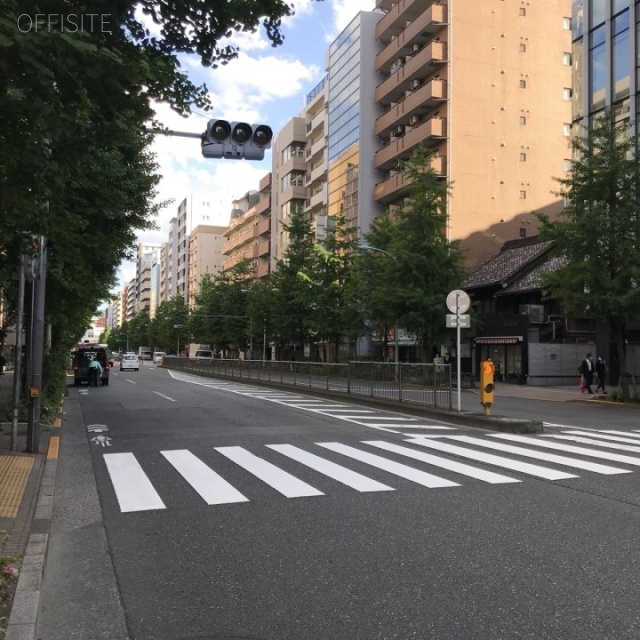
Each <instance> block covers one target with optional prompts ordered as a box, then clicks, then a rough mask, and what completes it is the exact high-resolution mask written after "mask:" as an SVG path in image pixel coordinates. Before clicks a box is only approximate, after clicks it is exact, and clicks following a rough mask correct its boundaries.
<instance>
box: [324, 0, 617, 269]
mask: <svg viewBox="0 0 640 640" xmlns="http://www.w3.org/2000/svg"><path fill="white" fill-rule="evenodd" d="M599 4H604V0H603V1H602V3H599ZM614 4H620V3H614ZM627 4H628V2H627ZM376 7H377V9H379V10H381V11H383V12H385V14H386V15H384V16H383V17H382V18H381V19H380V21H379V22H378V24H377V26H376V39H377V41H378V42H379V43H380V44H381V45H382V50H381V51H380V52H379V53H378V54H377V55H376V59H375V68H376V70H377V71H378V73H379V74H380V75H381V79H380V80H379V82H378V86H377V87H376V89H375V101H376V103H377V104H378V105H379V106H380V107H381V111H382V114H381V116H380V117H379V118H378V119H377V120H376V123H375V134H376V135H377V136H379V137H380V138H381V139H382V140H383V142H384V145H383V147H382V148H381V149H380V150H379V151H377V152H376V153H375V156H374V161H373V162H374V166H375V169H376V170H377V171H379V172H380V178H379V181H378V184H377V185H376V186H375V191H374V195H375V198H376V200H377V201H378V202H379V203H381V204H382V205H384V206H385V207H389V208H391V209H392V208H393V207H396V206H400V205H402V202H403V198H404V195H405V193H406V186H407V184H406V181H405V179H404V177H403V174H402V172H401V171H400V170H399V167H398V161H399V160H406V159H407V158H408V157H409V156H410V154H411V151H412V150H413V149H414V148H415V147H416V146H417V145H419V144H424V145H425V146H426V147H427V148H429V149H430V150H431V151H432V152H433V153H434V156H433V159H432V167H433V168H434V169H435V170H436V172H437V173H438V174H439V175H441V176H442V177H443V178H446V179H447V180H448V181H449V182H451V183H452V184H453V189H452V192H451V195H450V197H449V199H448V203H447V207H448V213H449V226H448V229H447V234H448V237H449V239H451V240H454V239H459V240H462V242H463V248H464V249H465V250H466V252H467V262H468V264H469V266H471V267H473V266H475V265H478V264H480V263H482V262H484V261H485V260H486V259H487V258H488V257H489V256H491V255H493V254H495V253H497V251H498V250H499V248H500V246H501V245H502V244H503V243H504V242H505V241H507V240H511V239H514V238H518V237H525V236H528V235H533V234H534V233H535V230H536V219H535V217H534V216H533V215H532V214H533V212H536V211H544V212H545V213H548V214H550V215H553V214H554V213H556V212H558V211H560V210H561V208H562V202H560V201H559V200H558V198H557V196H555V195H554V193H553V192H554V191H557V183H556V181H555V180H554V178H556V177H563V176H564V175H565V172H566V170H567V168H568V167H569V166H570V151H569V145H568V143H569V136H570V128H571V127H570V124H571V104H572V84H571V77H572V54H571V0H536V2H515V1H514V0H509V1H505V0H482V2H478V1H477V0H448V1H441V2H437V1H434V0H402V1H401V2H396V1H395V0H377V3H376ZM330 102H331V97H330ZM330 130H331V124H330Z"/></svg>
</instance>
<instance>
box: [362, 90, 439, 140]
mask: <svg viewBox="0 0 640 640" xmlns="http://www.w3.org/2000/svg"><path fill="white" fill-rule="evenodd" d="M418 82H419V81H418ZM446 99H447V83H446V81H445V80H438V79H435V78H434V79H433V80H430V81H429V82H427V84H424V85H422V86H421V87H420V88H418V89H416V90H414V91H413V93H412V94H411V95H409V96H407V97H406V98H405V99H404V100H403V101H402V102H400V103H399V104H396V105H395V106H393V107H391V109H389V111H387V112H386V113H385V114H383V115H381V116H380V117H379V118H378V119H377V120H376V123H375V126H374V132H375V134H376V135H378V136H379V135H383V134H388V132H389V130H390V129H391V128H392V127H395V126H397V125H399V124H402V125H407V124H409V122H410V120H411V117H412V116H419V115H422V114H424V113H425V112H427V111H428V110H429V109H431V108H433V107H435V106H436V105H437V104H439V103H441V102H444V101H445V100H446Z"/></svg>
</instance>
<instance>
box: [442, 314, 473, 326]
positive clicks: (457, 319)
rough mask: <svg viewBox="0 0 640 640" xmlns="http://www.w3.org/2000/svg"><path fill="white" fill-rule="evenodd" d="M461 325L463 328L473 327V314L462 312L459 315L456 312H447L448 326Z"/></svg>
mask: <svg viewBox="0 0 640 640" xmlns="http://www.w3.org/2000/svg"><path fill="white" fill-rule="evenodd" d="M455 327H460V328H461V329H469V328H470V327H471V316H470V315H469V314H468V313H467V314H462V315H459V316H457V315H456V314H455V313H447V328H454V329H455Z"/></svg>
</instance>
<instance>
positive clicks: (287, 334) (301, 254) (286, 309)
mask: <svg viewBox="0 0 640 640" xmlns="http://www.w3.org/2000/svg"><path fill="white" fill-rule="evenodd" d="M283 227H284V230H285V232H286V234H287V236H288V240H289V242H288V244H287V248H286V250H285V253H284V256H283V258H282V259H281V260H278V262H277V264H276V268H275V270H274V271H273V273H272V274H271V275H270V277H269V284H270V287H271V291H272V295H271V310H270V314H269V315H270V317H271V318H272V321H273V338H274V340H275V341H276V343H277V345H278V348H279V357H280V358H281V359H282V358H284V357H285V355H284V352H285V350H287V349H290V348H293V349H294V352H295V348H296V346H303V345H304V344H305V343H307V342H308V341H309V339H310V337H311V335H312V315H313V313H314V308H315V299H316V297H317V295H318V292H317V291H316V290H315V287H312V286H310V278H309V277H308V276H305V269H306V268H307V267H308V265H310V264H312V262H313V261H314V257H315V249H314V235H313V231H312V229H311V222H310V221H309V219H308V218H307V216H306V215H305V214H304V212H303V211H302V209H299V210H295V211H294V212H293V213H292V214H291V218H290V222H289V223H283ZM292 355H294V354H292Z"/></svg>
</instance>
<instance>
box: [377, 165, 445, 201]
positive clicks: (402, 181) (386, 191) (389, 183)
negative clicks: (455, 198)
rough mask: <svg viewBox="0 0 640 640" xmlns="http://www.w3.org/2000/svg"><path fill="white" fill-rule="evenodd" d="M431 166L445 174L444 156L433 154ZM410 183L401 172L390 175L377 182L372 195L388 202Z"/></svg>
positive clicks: (439, 172)
mask: <svg viewBox="0 0 640 640" xmlns="http://www.w3.org/2000/svg"><path fill="white" fill-rule="evenodd" d="M431 168H432V169H433V170H434V171H435V172H436V174H437V175H438V176H440V177H445V176H446V170H447V158H446V157H445V156H433V157H432V158H431ZM410 184H411V181H410V180H409V179H408V178H405V175H404V174H403V173H402V172H398V173H396V174H395V175H392V176H390V177H389V178H387V179H386V180H382V181H381V182H378V184H376V186H375V187H374V189H373V197H374V198H375V200H377V201H378V202H382V203H388V202H393V201H394V200H397V199H398V198H399V197H400V196H401V195H402V194H403V193H404V192H405V191H406V189H407V187H408V186H409V185H410Z"/></svg>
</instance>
